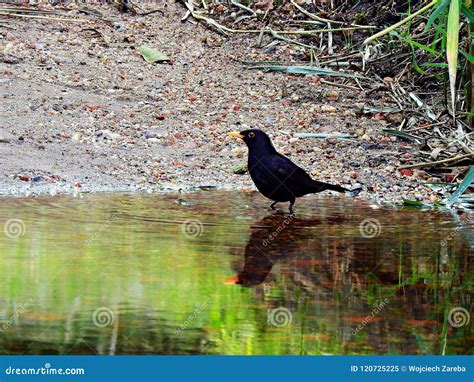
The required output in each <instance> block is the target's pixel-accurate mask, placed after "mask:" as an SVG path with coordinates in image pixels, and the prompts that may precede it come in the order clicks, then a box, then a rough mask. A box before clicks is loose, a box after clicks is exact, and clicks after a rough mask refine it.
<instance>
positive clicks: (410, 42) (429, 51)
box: [391, 32, 440, 56]
mask: <svg viewBox="0 0 474 382" xmlns="http://www.w3.org/2000/svg"><path fill="white" fill-rule="evenodd" d="M391 34H393V35H394V36H397V37H398V38H399V39H400V40H402V41H404V42H406V43H408V44H410V45H412V46H415V47H417V48H418V49H421V50H424V51H425V52H428V53H430V54H432V55H433V56H439V54H440V53H439V52H437V51H436V50H434V49H432V48H430V47H429V46H426V45H423V44H421V43H419V42H418V41H414V40H412V39H410V38H408V37H403V36H401V35H399V34H398V33H396V32H392V33H391Z"/></svg>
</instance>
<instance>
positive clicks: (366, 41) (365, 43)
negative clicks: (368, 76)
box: [291, 0, 438, 45]
mask: <svg viewBox="0 0 474 382" xmlns="http://www.w3.org/2000/svg"><path fill="white" fill-rule="evenodd" d="M291 2H293V0H291ZM437 3H438V0H433V1H432V2H431V3H429V4H427V5H425V6H424V7H423V8H421V9H419V10H418V11H416V12H415V13H412V14H411V15H410V16H408V17H406V18H404V19H403V20H402V21H399V22H398V23H396V24H393V25H392V26H390V27H388V28H386V29H384V30H383V31H381V32H379V33H376V34H374V35H373V36H370V37H369V38H367V39H366V40H365V41H364V42H363V43H362V45H367V44H368V43H369V42H372V41H374V40H377V39H378V38H380V37H382V36H385V35H386V34H387V33H390V32H391V31H393V30H395V29H397V28H398V27H399V26H400V25H403V24H405V23H407V22H408V21H410V20H411V19H414V18H415V17H416V16H418V15H421V14H422V13H423V12H425V11H427V10H428V9H430V8H431V7H432V6H433V5H435V4H437Z"/></svg>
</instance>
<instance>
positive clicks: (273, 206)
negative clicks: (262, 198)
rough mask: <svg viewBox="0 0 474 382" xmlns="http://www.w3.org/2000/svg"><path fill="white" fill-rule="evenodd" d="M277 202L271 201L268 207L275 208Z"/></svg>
mask: <svg viewBox="0 0 474 382" xmlns="http://www.w3.org/2000/svg"><path fill="white" fill-rule="evenodd" d="M277 203H278V202H273V203H272V204H270V206H269V207H268V208H270V209H271V210H275V204H277Z"/></svg>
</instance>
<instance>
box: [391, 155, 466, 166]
mask: <svg viewBox="0 0 474 382" xmlns="http://www.w3.org/2000/svg"><path fill="white" fill-rule="evenodd" d="M470 157H474V153H471V154H464V155H458V156H455V157H451V158H448V159H443V160H438V161H435V162H423V163H417V164H411V165H409V166H400V167H399V169H400V170H403V169H409V168H420V167H432V166H433V165H436V164H444V163H450V162H457V161H460V160H461V159H466V158H470Z"/></svg>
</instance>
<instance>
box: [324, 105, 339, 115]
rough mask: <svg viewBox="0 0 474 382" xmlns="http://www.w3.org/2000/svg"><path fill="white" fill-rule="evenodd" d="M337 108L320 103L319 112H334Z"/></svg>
mask: <svg viewBox="0 0 474 382" xmlns="http://www.w3.org/2000/svg"><path fill="white" fill-rule="evenodd" d="M336 111H337V109H336V108H335V107H334V106H331V105H322V106H321V112H323V113H335V112H336Z"/></svg>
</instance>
